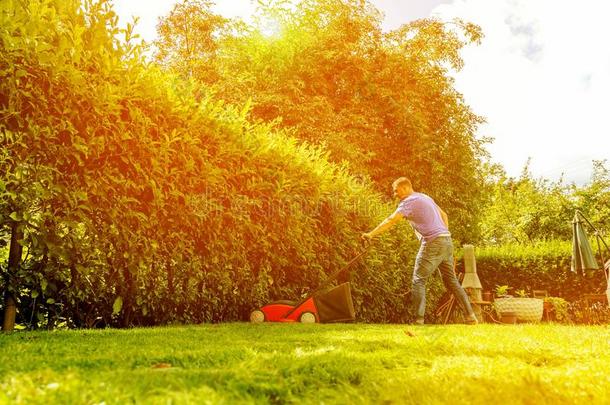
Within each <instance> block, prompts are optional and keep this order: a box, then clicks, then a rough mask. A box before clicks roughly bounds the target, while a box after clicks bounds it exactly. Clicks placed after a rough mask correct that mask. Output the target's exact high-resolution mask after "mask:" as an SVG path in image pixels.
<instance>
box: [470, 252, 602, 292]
mask: <svg viewBox="0 0 610 405" xmlns="http://www.w3.org/2000/svg"><path fill="white" fill-rule="evenodd" d="M475 255H476V264H477V272H478V275H479V278H480V280H481V284H482V285H483V288H484V289H485V290H493V289H494V288H495V287H496V286H498V285H500V286H501V285H508V286H510V287H511V288H512V291H517V290H526V291H527V292H528V293H530V294H531V292H532V291H533V290H547V291H548V293H549V295H551V296H556V297H562V298H564V299H567V300H569V301H572V300H576V299H578V298H579V297H581V296H582V295H583V294H586V293H601V292H603V291H605V289H606V281H605V278H604V275H603V272H602V271H601V270H600V271H597V272H593V273H592V274H589V275H586V276H580V275H577V274H575V273H573V272H572V271H571V270H570V262H571V255H572V247H571V243H570V242H564V241H548V242H537V243H535V244H528V245H526V244H507V245H502V246H495V247H485V248H477V249H476V250H475ZM458 263H459V265H458V266H459V268H463V261H462V260H458Z"/></svg>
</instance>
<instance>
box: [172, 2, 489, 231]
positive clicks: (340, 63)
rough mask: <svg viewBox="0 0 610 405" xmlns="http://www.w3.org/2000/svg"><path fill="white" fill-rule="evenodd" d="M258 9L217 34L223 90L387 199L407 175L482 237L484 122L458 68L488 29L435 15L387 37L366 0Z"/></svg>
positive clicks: (455, 221) (461, 227)
mask: <svg viewBox="0 0 610 405" xmlns="http://www.w3.org/2000/svg"><path fill="white" fill-rule="evenodd" d="M259 12H260V15H259V21H260V23H259V25H258V27H257V26H253V27H242V29H240V30H236V31H233V33H232V35H227V36H225V37H223V38H222V39H220V40H219V41H218V42H217V47H218V48H217V52H216V58H215V59H214V61H210V63H211V64H212V65H213V66H216V68H215V69H216V71H217V72H219V78H218V80H217V81H216V82H214V86H213V90H212V91H214V93H215V95H216V97H217V98H219V99H222V100H225V101H227V102H229V103H233V104H238V105H242V104H244V103H246V102H247V101H248V100H250V99H251V100H252V105H253V107H252V117H253V118H254V119H259V120H263V121H267V122H270V121H278V122H280V125H281V126H282V127H283V128H286V129H290V130H291V131H293V133H294V135H295V136H296V137H298V138H299V139H300V140H302V141H305V142H308V143H312V144H315V145H323V146H324V147H325V148H327V149H328V150H329V152H330V158H331V159H332V160H333V161H334V162H346V163H348V164H349V166H350V170H351V172H352V173H354V174H355V175H357V176H359V177H361V178H365V179H371V180H372V181H373V184H375V187H376V188H377V190H379V191H381V192H383V193H385V194H386V195H387V196H388V197H389V196H390V183H391V181H392V180H394V179H395V178H396V177H398V176H401V175H408V176H410V177H411V178H412V179H413V181H414V183H415V185H416V187H417V188H418V189H420V190H423V191H425V192H428V193H429V194H431V195H432V196H434V197H435V198H436V199H437V201H438V202H439V203H440V204H441V205H442V206H443V207H445V208H446V210H447V211H448V213H449V215H450V217H451V218H452V228H453V230H454V231H455V232H454V233H455V234H456V236H457V237H458V239H459V240H466V239H468V240H472V239H474V238H476V237H477V234H478V231H477V226H476V223H477V222H478V218H479V215H480V211H479V207H480V206H481V204H480V202H481V201H482V194H481V186H482V184H483V178H482V175H481V174H480V168H481V162H482V160H484V158H485V157H484V156H485V153H484V151H483V144H484V140H482V139H478V138H477V137H476V136H475V132H476V129H477V126H478V124H479V123H481V122H482V119H481V118H480V117H478V116H477V115H475V114H474V113H473V112H472V111H471V110H470V108H469V107H468V106H467V105H466V104H465V103H464V100H463V98H462V96H461V95H460V94H459V93H458V92H457V91H456V90H455V89H454V88H453V79H452V78H451V76H450V69H459V68H461V66H462V63H463V62H462V60H461V59H460V57H459V50H460V49H461V48H462V47H463V46H465V45H466V44H468V43H472V42H474V43H476V42H478V41H479V40H480V38H481V32H480V29H479V28H478V27H477V26H475V25H473V24H469V23H465V22H463V21H461V20H456V21H453V22H451V23H444V22H441V21H437V20H434V19H427V20H420V21H416V22H413V23H410V24H406V25H404V26H403V27H401V28H400V29H397V30H395V31H392V32H390V33H387V34H385V33H383V32H382V29H381V14H380V13H379V11H378V10H376V9H375V8H374V7H373V6H372V5H371V3H370V2H367V1H360V0H332V1H320V0H305V1H301V2H287V1H271V2H267V3H265V5H261V7H260V9H259ZM269 20H272V21H276V22H277V24H278V26H279V27H280V29H279V32H278V33H276V34H275V35H270V36H269V35H265V34H263V31H264V30H263V27H264V26H265V24H266V22H268V21H269ZM169 40H171V41H173V42H174V43H175V44H179V43H182V42H184V40H185V39H184V38H181V37H180V36H179V35H178V36H175V37H172V38H169ZM210 69H212V67H210ZM193 77H194V78H195V79H196V80H199V81H200V82H205V83H209V82H208V81H206V77H207V76H206V77H198V76H197V75H196V74H194V75H193Z"/></svg>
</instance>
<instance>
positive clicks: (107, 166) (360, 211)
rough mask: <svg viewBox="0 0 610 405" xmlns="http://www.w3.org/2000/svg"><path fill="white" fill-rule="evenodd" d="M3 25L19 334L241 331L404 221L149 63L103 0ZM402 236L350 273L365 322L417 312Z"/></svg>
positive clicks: (8, 211)
mask: <svg viewBox="0 0 610 405" xmlns="http://www.w3.org/2000/svg"><path fill="white" fill-rule="evenodd" d="M0 26H2V27H3V29H2V31H1V32H0V47H1V48H0V108H2V110H3V112H4V113H3V114H4V115H3V118H2V121H0V133H1V134H2V136H1V142H2V151H3V152H2V154H1V155H0V166H1V175H0V176H1V177H0V213H1V217H0V220H1V224H2V234H1V235H0V236H1V237H2V238H3V239H4V241H5V242H7V241H8V239H9V238H11V237H15V235H18V236H19V243H20V244H21V245H22V246H23V247H24V254H23V256H22V260H21V262H20V264H19V266H18V267H17V268H9V267H8V266H6V265H5V264H6V262H4V261H3V266H2V268H1V273H2V274H1V275H2V278H1V279H0V280H1V281H0V282H1V283H2V284H0V286H1V287H2V289H3V290H4V291H5V295H12V296H13V297H15V299H16V300H17V301H18V307H19V320H20V322H22V323H25V324H27V325H30V326H32V327H35V326H41V325H47V326H52V325H53V324H55V323H57V322H58V321H59V322H65V323H66V324H67V325H70V326H77V327H91V326H95V325H116V326H130V325H155V324H165V323H171V322H203V321H225V320H240V319H245V318H246V317H247V314H248V313H249V311H250V310H251V309H252V308H254V307H256V306H258V305H261V304H263V303H265V302H267V301H269V300H272V299H278V298H295V297H299V296H302V295H303V294H304V293H306V292H307V291H309V290H311V289H312V288H314V287H315V286H317V285H318V284H319V283H320V281H321V280H322V279H324V278H325V277H326V275H327V274H328V273H329V272H331V271H332V270H334V269H336V268H338V266H342V265H343V264H344V263H345V262H346V261H347V260H349V259H350V258H351V256H352V255H354V254H355V253H357V252H358V251H359V249H360V246H359V240H358V238H359V235H360V233H361V232H362V231H364V230H368V229H370V228H371V227H372V226H374V225H375V224H376V223H377V222H378V221H379V220H380V219H382V218H383V217H384V216H385V215H387V214H388V213H389V212H390V211H391V209H392V207H390V206H388V205H386V204H385V203H383V202H382V199H381V197H380V196H379V195H378V194H376V193H374V192H372V191H371V188H370V187H369V186H367V185H366V184H362V183H361V182H359V181H357V180H355V179H354V178H352V177H351V176H350V175H349V173H348V172H347V171H346V169H344V168H342V167H340V166H337V165H333V164H331V163H329V162H328V160H327V158H326V153H325V152H324V151H323V150H322V149H319V148H314V147H311V146H308V145H306V144H301V143H298V142H297V141H295V140H294V139H292V138H290V137H289V136H287V135H286V134H284V133H282V132H281V131H276V130H274V128H273V127H272V126H270V125H268V124H265V123H252V122H249V121H248V120H247V119H246V118H245V117H246V115H247V114H246V113H247V111H248V107H247V106H246V107H245V108H241V107H240V108H237V107H232V106H227V105H224V104H223V103H222V102H216V101H215V102H212V101H210V100H198V99H197V98H196V97H195V94H201V92H200V91H199V89H197V88H194V86H193V85H191V84H189V83H185V82H183V81H181V80H180V79H178V78H176V77H173V76H170V75H168V74H166V73H163V72H160V71H159V70H157V69H155V68H154V67H152V66H150V65H148V64H147V63H146V62H145V61H144V58H143V57H142V56H141V55H142V48H141V47H140V46H138V45H134V44H133V39H132V38H131V28H130V27H128V28H127V29H126V30H119V29H117V20H116V15H115V14H114V13H113V11H112V9H111V7H110V5H109V2H108V1H106V0H101V1H98V2H96V1H91V0H87V1H85V2H83V3H82V4H81V2H80V1H78V0H30V1H18V0H6V1H3V2H2V3H1V5H0ZM119 37H120V38H119ZM405 228H406V227H405ZM11 229H17V230H18V231H19V232H18V233H16V232H11ZM402 231H405V232H406V231H407V230H406V229H402ZM404 240H405V236H404V235H399V233H398V232H395V233H393V234H390V235H389V236H388V237H386V238H384V239H383V240H382V241H380V242H379V244H378V245H376V246H375V248H374V249H372V250H371V252H370V253H369V255H368V256H367V258H366V261H365V262H364V263H361V264H359V266H357V267H356V268H355V270H356V271H355V272H354V276H353V281H354V287H355V288H354V289H355V297H354V298H355V303H356V307H357V311H358V315H359V318H360V319H361V320H365V321H393V322H396V321H404V320H406V319H408V318H409V317H410V316H411V315H410V314H409V310H408V306H407V303H408V300H407V299H406V297H405V295H404V293H405V291H406V290H407V289H408V285H409V284H410V281H409V280H410V273H411V262H412V260H413V255H414V245H413V243H405V242H404ZM346 277H347V276H346ZM431 301H432V304H431V305H433V304H434V299H433V300H431Z"/></svg>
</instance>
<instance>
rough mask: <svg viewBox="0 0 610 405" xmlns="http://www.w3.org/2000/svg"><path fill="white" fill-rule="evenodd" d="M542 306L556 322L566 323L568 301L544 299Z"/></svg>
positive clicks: (554, 298)
mask: <svg viewBox="0 0 610 405" xmlns="http://www.w3.org/2000/svg"><path fill="white" fill-rule="evenodd" d="M544 305H545V306H548V307H549V313H550V314H552V316H553V318H554V319H555V320H556V321H557V322H567V321H568V319H569V314H568V301H566V300H564V299H563V298H561V297H545V298H544Z"/></svg>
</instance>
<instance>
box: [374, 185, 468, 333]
mask: <svg viewBox="0 0 610 405" xmlns="http://www.w3.org/2000/svg"><path fill="white" fill-rule="evenodd" d="M392 189H393V190H394V195H395V196H396V197H398V198H399V199H400V203H399V204H398V208H397V209H396V211H394V213H393V214H392V215H390V216H389V217H387V218H386V219H384V220H383V221H382V222H381V223H380V224H379V225H377V227H376V228H375V229H373V230H372V231H370V232H367V233H363V234H362V238H363V239H365V240H371V239H373V238H374V237H375V236H377V235H379V234H381V233H383V232H385V231H387V230H388V229H390V228H391V227H393V226H394V225H395V224H396V223H398V221H400V220H401V219H403V218H406V219H407V220H408V221H409V222H410V223H411V226H412V227H413V230H414V231H415V234H416V235H417V238H418V239H419V240H420V241H421V246H420V247H419V252H418V253H417V257H416V258H415V269H414V270H413V287H412V290H411V296H412V300H413V305H414V306H415V312H416V314H417V319H416V321H415V323H416V324H419V325H423V324H424V314H425V312H426V280H428V277H430V275H432V273H434V271H435V270H436V269H437V268H438V269H439V270H440V272H441V276H442V279H443V284H445V288H447V289H448V290H449V291H451V293H452V294H453V295H454V296H455V298H456V299H457V302H458V303H459V304H460V307H461V308H462V311H464V313H465V314H466V323H468V324H471V325H475V324H476V323H477V318H476V316H475V314H474V311H473V310H472V306H471V305H470V301H469V300H468V296H467V295H466V292H465V291H464V289H463V288H462V286H461V285H460V282H459V281H458V280H457V278H456V277H455V272H454V269H453V242H452V241H451V233H450V232H449V220H448V218H447V214H446V213H445V212H444V211H443V210H442V209H441V208H440V207H439V206H438V205H436V203H435V202H434V200H433V199H432V198H430V197H429V196H427V195H426V194H423V193H417V192H415V191H414V190H413V186H412V185H411V181H410V180H409V179H408V178H406V177H400V178H398V179H396V180H395V181H394V183H392Z"/></svg>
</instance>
